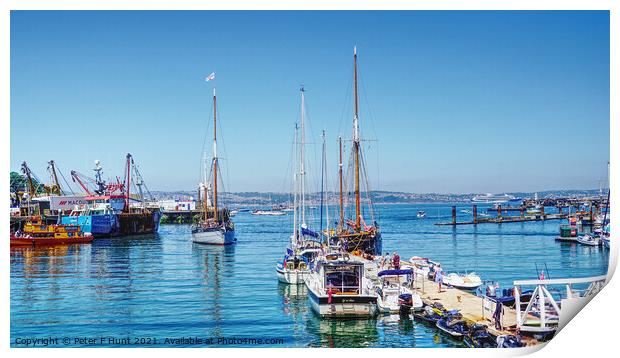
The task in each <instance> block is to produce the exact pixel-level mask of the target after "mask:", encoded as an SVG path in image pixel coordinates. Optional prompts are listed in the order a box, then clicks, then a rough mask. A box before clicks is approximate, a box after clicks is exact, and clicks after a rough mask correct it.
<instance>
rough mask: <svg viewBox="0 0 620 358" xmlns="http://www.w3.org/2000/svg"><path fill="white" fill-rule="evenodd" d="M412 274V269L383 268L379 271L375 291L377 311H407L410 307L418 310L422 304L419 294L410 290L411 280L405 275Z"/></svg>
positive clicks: (385, 312) (387, 312)
mask: <svg viewBox="0 0 620 358" xmlns="http://www.w3.org/2000/svg"><path fill="white" fill-rule="evenodd" d="M411 275H413V270H412V269H408V270H383V271H380V272H379V274H378V276H379V285H378V286H377V287H375V291H376V292H377V307H378V308H379V312H381V313H384V314H390V313H399V312H403V313H408V312H409V311H410V310H411V309H413V310H420V309H422V307H423V306H424V304H423V303H422V299H421V298H420V295H418V294H417V293H415V292H414V291H413V290H411V288H410V287H411V282H410V281H406V278H407V276H409V277H410V276H411Z"/></svg>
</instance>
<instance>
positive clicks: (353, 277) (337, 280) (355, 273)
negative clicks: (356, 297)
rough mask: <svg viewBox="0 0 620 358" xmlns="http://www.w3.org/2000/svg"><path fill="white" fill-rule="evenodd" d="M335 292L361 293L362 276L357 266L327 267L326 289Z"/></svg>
mask: <svg viewBox="0 0 620 358" xmlns="http://www.w3.org/2000/svg"><path fill="white" fill-rule="evenodd" d="M329 289H332V292H335V293H354V294H359V293H360V276H359V270H358V269H357V268H356V267H351V268H349V269H347V270H343V269H342V268H337V269H327V270H326V272H325V290H329Z"/></svg>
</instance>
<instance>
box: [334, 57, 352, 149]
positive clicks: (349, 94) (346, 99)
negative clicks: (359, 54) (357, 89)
mask: <svg viewBox="0 0 620 358" xmlns="http://www.w3.org/2000/svg"><path fill="white" fill-rule="evenodd" d="M351 72H353V65H350V67H349V72H348V73H351ZM346 77H347V78H348V79H349V80H348V81H347V87H346V89H345V91H344V93H345V96H344V102H343V104H342V111H341V112H340V119H339V121H338V132H337V133H338V134H339V135H340V136H341V137H344V136H343V135H342V134H343V133H342V130H343V128H346V127H347V126H344V125H343V124H344V123H345V113H350V112H351V111H349V109H350V108H351V102H352V101H351V97H352V96H353V94H352V92H353V76H350V75H347V76H346ZM346 123H349V120H346Z"/></svg>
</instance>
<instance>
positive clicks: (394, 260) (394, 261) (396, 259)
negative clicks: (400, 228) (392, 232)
mask: <svg viewBox="0 0 620 358" xmlns="http://www.w3.org/2000/svg"><path fill="white" fill-rule="evenodd" d="M392 266H394V269H395V270H400V256H398V252H396V251H394V256H392Z"/></svg>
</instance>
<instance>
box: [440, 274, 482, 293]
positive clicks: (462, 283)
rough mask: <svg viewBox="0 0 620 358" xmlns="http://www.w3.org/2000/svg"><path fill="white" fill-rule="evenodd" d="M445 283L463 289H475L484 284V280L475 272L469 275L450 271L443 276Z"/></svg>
mask: <svg viewBox="0 0 620 358" xmlns="http://www.w3.org/2000/svg"><path fill="white" fill-rule="evenodd" d="M443 283H444V284H445V285H449V286H452V287H454V288H458V289H461V290H468V291H473V290H475V289H477V288H478V287H480V286H481V285H482V280H481V279H480V276H478V275H476V273H475V272H470V273H468V274H467V275H459V274H457V273H450V274H448V275H445V276H443Z"/></svg>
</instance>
